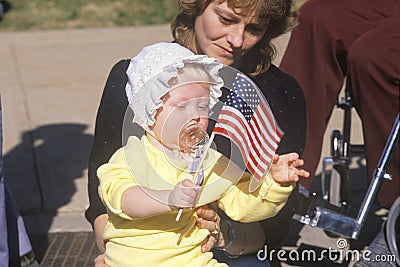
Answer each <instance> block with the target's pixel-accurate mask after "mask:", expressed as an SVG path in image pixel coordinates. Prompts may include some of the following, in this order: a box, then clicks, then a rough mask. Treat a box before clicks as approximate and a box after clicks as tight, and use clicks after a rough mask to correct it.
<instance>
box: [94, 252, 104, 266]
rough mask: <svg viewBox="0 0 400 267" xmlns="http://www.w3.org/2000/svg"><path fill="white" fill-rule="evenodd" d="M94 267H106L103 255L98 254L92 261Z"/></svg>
mask: <svg viewBox="0 0 400 267" xmlns="http://www.w3.org/2000/svg"><path fill="white" fill-rule="evenodd" d="M94 267H106V261H105V260H104V254H100V255H99V256H97V257H96V258H95V259H94Z"/></svg>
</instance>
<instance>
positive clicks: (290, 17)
mask: <svg viewBox="0 0 400 267" xmlns="http://www.w3.org/2000/svg"><path fill="white" fill-rule="evenodd" d="M177 1H178V5H179V10H180V13H179V14H178V15H177V16H176V18H175V20H174V21H173V22H172V24H171V31H172V35H173V37H174V40H175V41H176V42H177V43H179V44H180V45H183V46H185V47H187V48H188V49H190V50H192V51H194V47H193V44H194V42H193V39H194V35H195V34H194V22H195V19H196V18H197V17H198V16H200V15H201V14H202V13H203V12H204V10H205V9H206V7H207V6H208V5H209V4H210V3H211V2H213V1H219V2H220V3H222V2H224V1H227V2H228V5H229V6H231V7H234V8H241V9H242V11H243V12H251V11H253V10H256V12H257V14H258V16H259V17H260V18H268V19H269V20H270V23H269V25H268V29H267V31H266V33H265V34H264V36H263V38H262V39H261V40H260V41H259V42H258V43H257V44H256V45H255V46H254V47H253V48H252V49H251V50H250V51H249V52H248V53H247V54H246V55H245V56H244V58H243V64H242V66H241V68H240V69H241V71H243V72H245V73H247V74H253V75H256V74H259V73H261V72H263V71H265V70H267V69H268V68H269V66H270V64H271V61H272V59H273V57H274V56H275V53H276V50H275V48H274V46H273V45H272V44H271V39H273V38H275V37H277V36H279V35H281V34H283V33H285V32H286V31H287V29H288V28H289V26H291V25H292V24H293V22H294V19H295V16H296V15H295V12H293V11H292V10H291V7H292V0H177Z"/></svg>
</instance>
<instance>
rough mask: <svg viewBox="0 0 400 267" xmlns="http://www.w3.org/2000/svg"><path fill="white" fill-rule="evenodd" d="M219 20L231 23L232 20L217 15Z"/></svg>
mask: <svg viewBox="0 0 400 267" xmlns="http://www.w3.org/2000/svg"><path fill="white" fill-rule="evenodd" d="M219 20H220V21H221V22H222V23H223V24H231V23H233V21H232V20H231V19H229V18H227V17H224V16H219Z"/></svg>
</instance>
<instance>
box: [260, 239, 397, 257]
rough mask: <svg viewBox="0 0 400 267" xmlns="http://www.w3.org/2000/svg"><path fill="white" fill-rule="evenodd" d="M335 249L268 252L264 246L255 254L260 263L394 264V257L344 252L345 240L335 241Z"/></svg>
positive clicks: (366, 252) (346, 245) (362, 252)
mask: <svg viewBox="0 0 400 267" xmlns="http://www.w3.org/2000/svg"><path fill="white" fill-rule="evenodd" d="M336 246H337V249H335V248H331V247H329V248H327V249H323V250H321V251H315V250H312V249H305V250H302V251H298V250H284V249H279V250H275V249H271V250H268V246H267V245H264V249H260V250H259V251H258V252H257V258H258V259H259V260H260V261H265V260H268V261H273V260H274V259H277V260H278V261H280V262H288V261H291V262H320V261H326V260H329V261H332V262H343V261H346V262H348V261H360V260H361V259H363V260H364V261H367V262H395V260H396V258H395V255H375V254H373V253H372V251H370V250H368V249H367V250H363V251H358V250H350V249H349V250H345V249H346V248H347V247H348V246H349V243H348V241H347V239H344V238H339V239H338V240H337V241H336Z"/></svg>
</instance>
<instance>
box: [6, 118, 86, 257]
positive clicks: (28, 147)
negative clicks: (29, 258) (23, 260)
mask: <svg viewBox="0 0 400 267" xmlns="http://www.w3.org/2000/svg"><path fill="white" fill-rule="evenodd" d="M86 129H87V126H86V125H83V124H73V123H63V124H51V125H44V126H40V127H38V128H36V129H33V130H31V131H26V132H24V133H23V134H22V136H21V142H20V143H19V144H18V145H17V146H16V147H14V148H13V149H12V150H10V151H9V152H8V153H7V154H5V155H4V174H5V179H6V182H7V184H8V186H9V188H10V190H11V192H12V194H13V196H14V198H15V200H16V203H17V205H18V208H19V210H20V211H21V214H22V215H23V217H24V220H25V226H26V228H27V232H28V234H29V236H30V239H31V242H32V245H33V249H34V252H35V254H36V256H37V258H38V259H39V261H40V260H41V259H42V257H43V255H44V254H45V251H46V249H47V247H48V245H49V240H48V232H49V229H50V226H51V224H52V221H53V218H54V217H55V216H56V215H57V212H58V210H59V209H60V208H61V207H63V206H65V205H67V204H69V203H70V202H71V198H72V196H73V195H74V194H75V192H76V190H77V188H76V185H75V182H76V179H78V178H81V177H83V176H84V171H85V170H86V168H87V165H88V164H87V162H88V155H89V151H90V147H91V144H92V138H93V137H92V135H89V134H86V133H85V130H86Z"/></svg>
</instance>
